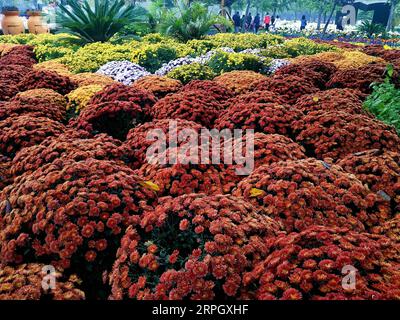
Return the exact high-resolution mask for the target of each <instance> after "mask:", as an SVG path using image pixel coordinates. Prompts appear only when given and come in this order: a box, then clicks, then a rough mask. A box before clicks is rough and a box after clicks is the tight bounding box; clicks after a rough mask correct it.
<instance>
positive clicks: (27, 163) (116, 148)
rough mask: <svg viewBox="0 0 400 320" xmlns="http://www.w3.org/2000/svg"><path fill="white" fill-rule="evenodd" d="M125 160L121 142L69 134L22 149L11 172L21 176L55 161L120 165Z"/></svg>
mask: <svg viewBox="0 0 400 320" xmlns="http://www.w3.org/2000/svg"><path fill="white" fill-rule="evenodd" d="M124 156H125V152H124V148H123V147H121V142H120V141H119V140H116V139H113V138H111V137H110V136H108V135H105V134H99V135H96V136H95V137H91V138H89V137H84V136H82V135H81V133H79V137H76V136H74V135H72V134H69V133H67V134H62V135H60V136H58V137H49V138H47V139H46V140H44V141H43V142H42V143H41V144H39V145H35V146H32V147H29V148H24V149H22V150H21V151H20V152H18V153H17V154H16V155H15V157H14V159H13V162H12V166H11V169H10V171H11V173H12V175H13V176H20V175H22V174H23V173H27V172H28V173H32V172H34V171H35V170H37V169H39V168H41V167H42V166H44V165H46V164H48V163H52V162H54V161H60V160H62V161H64V160H66V159H69V160H75V161H80V160H84V159H89V158H93V159H97V160H115V161H118V160H122V159H123V158H124Z"/></svg>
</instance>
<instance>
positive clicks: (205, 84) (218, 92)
mask: <svg viewBox="0 0 400 320" xmlns="http://www.w3.org/2000/svg"><path fill="white" fill-rule="evenodd" d="M193 90H203V91H206V95H208V96H212V97H213V98H214V99H215V100H216V101H218V102H219V103H223V104H225V103H226V102H227V100H229V99H231V98H232V97H233V96H234V95H235V94H234V92H233V91H232V90H230V89H228V88H227V87H225V86H221V85H220V84H219V83H217V82H215V81H212V80H192V81H190V82H189V83H188V84H187V85H185V86H184V87H183V91H193Z"/></svg>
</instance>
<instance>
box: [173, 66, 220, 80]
mask: <svg viewBox="0 0 400 320" xmlns="http://www.w3.org/2000/svg"><path fill="white" fill-rule="evenodd" d="M215 76H216V75H215V73H214V72H213V70H212V69H211V68H210V67H208V66H205V65H202V64H200V63H192V64H187V65H183V66H180V67H177V68H175V69H174V70H172V71H171V72H169V73H168V74H167V77H169V78H173V79H177V80H179V81H181V82H182V83H184V84H186V83H188V82H190V81H192V80H211V79H213V78H214V77H215Z"/></svg>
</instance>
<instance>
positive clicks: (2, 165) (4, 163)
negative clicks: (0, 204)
mask: <svg viewBox="0 0 400 320" xmlns="http://www.w3.org/2000/svg"><path fill="white" fill-rule="evenodd" d="M10 167H11V159H10V158H7V157H5V156H2V155H1V154H0V192H1V190H3V188H4V187H6V186H8V185H9V184H10V183H11V182H12V174H11V172H10Z"/></svg>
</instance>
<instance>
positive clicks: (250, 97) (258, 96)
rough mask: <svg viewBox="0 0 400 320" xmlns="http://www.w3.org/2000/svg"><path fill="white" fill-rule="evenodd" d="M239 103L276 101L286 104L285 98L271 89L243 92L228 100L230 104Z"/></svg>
mask: <svg viewBox="0 0 400 320" xmlns="http://www.w3.org/2000/svg"><path fill="white" fill-rule="evenodd" d="M238 103H241V104H242V103H276V104H284V99H282V98H281V96H280V95H279V94H277V93H274V92H271V91H261V90H256V91H251V92H248V93H243V94H240V95H238V96H236V97H235V98H233V99H231V100H229V101H228V106H233V105H235V104H238Z"/></svg>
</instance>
